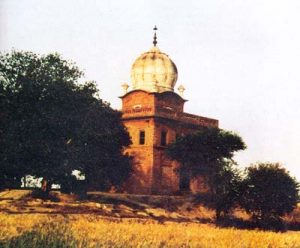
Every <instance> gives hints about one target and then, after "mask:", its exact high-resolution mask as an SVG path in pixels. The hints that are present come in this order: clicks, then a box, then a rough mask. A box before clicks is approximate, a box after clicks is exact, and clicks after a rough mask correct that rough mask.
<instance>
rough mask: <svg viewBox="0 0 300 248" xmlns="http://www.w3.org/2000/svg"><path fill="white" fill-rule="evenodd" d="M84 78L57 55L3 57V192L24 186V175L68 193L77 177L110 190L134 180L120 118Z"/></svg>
mask: <svg viewBox="0 0 300 248" xmlns="http://www.w3.org/2000/svg"><path fill="white" fill-rule="evenodd" d="M82 76H83V73H82V72H81V71H80V70H79V68H78V67H77V66H76V65H75V64H74V63H71V62H68V61H66V60H63V59H62V58H61V57H60V56H59V55H58V54H49V55H45V56H39V55H36V54H34V53H31V52H17V51H13V52H11V53H6V54H1V55H0V96H1V98H0V104H1V105H0V113H1V118H0V172H1V174H0V184H1V182H2V186H4V185H3V184H4V183H3V182H5V183H6V184H7V185H6V186H9V187H11V186H12V185H19V184H20V179H21V177H23V176H24V175H33V176H36V177H44V178H46V179H47V181H48V182H49V183H48V185H51V184H52V183H61V184H62V185H65V184H66V182H68V180H69V179H70V177H71V176H72V171H73V170H75V169H77V170H79V171H81V172H82V173H83V174H84V175H85V178H86V181H87V182H89V183H90V182H94V181H97V182H98V184H102V185H103V187H106V188H107V187H109V186H110V185H111V184H120V183H121V182H122V180H124V178H125V177H126V176H128V174H129V173H130V170H131V166H130V159H129V158H128V157H126V156H123V155H122V149H123V147H124V146H127V145H128V144H129V143H130V139H129V135H128V133H127V131H126V129H125V127H124V126H123V125H122V124H121V114H120V113H119V112H118V111H115V110H113V109H112V108H111V107H110V106H109V104H108V103H106V102H103V101H102V100H101V99H99V97H97V95H98V90H97V88H96V85H95V83H94V82H86V83H84V84H80V83H79V79H80V78H81V77H82ZM116 170H118V171H121V172H122V173H120V174H118V173H115V171H116ZM118 175H120V176H119V177H118ZM90 185H92V183H91V184H90ZM0 186H1V185H0Z"/></svg>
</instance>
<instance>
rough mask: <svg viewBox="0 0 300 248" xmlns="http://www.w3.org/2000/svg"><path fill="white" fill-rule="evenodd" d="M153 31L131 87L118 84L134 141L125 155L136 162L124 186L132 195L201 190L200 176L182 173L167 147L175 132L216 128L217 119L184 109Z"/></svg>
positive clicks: (171, 64) (174, 77) (170, 66)
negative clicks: (122, 92) (151, 39)
mask: <svg viewBox="0 0 300 248" xmlns="http://www.w3.org/2000/svg"><path fill="white" fill-rule="evenodd" d="M154 30H155V33H154V40H153V45H154V46H153V47H152V48H151V49H150V50H149V51H147V52H145V53H143V54H141V55H140V56H139V57H138V58H137V59H136V60H135V62H134V63H133V65H132V68H131V87H130V86H129V85H127V84H123V85H122V87H123V89H124V95H123V96H121V97H120V98H121V99H122V120H123V123H124V125H125V126H126V128H127V130H128V132H129V135H130V137H131V140H132V144H131V145H130V147H128V148H127V149H126V151H125V153H128V154H129V155H131V156H132V157H133V163H134V172H133V174H132V176H131V178H130V179H129V180H128V181H127V182H126V183H125V190H126V191H127V192H129V193H135V194H176V193H178V192H180V191H192V192H195V191H202V190H204V189H205V183H204V182H203V180H201V178H198V179H193V180H190V178H189V176H188V175H183V174H180V173H179V170H178V168H179V167H180V164H178V163H177V162H176V161H172V160H170V158H168V156H167V155H166V147H167V145H168V144H169V143H171V142H173V141H175V140H176V138H177V137H179V136H182V135H185V134H188V133H191V132H195V131H197V130H199V129H201V128H203V127H218V120H215V119H211V118H207V117H202V116H198V115H194V114H189V113H185V112H184V103H185V102H186V100H185V99H184V98H183V91H184V87H183V86H182V85H180V86H179V87H178V92H179V93H175V92H174V88H175V84H176V81H177V76H178V72H177V68H176V65H175V64H174V62H173V61H172V60H171V59H170V58H169V56H168V55H167V54H165V53H163V52H162V51H160V50H159V48H158V47H157V38H156V30H157V29H156V27H155V28H154Z"/></svg>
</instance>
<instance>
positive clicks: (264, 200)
mask: <svg viewBox="0 0 300 248" xmlns="http://www.w3.org/2000/svg"><path fill="white" fill-rule="evenodd" d="M243 184H244V190H243V193H242V206H243V207H244V208H245V209H246V211H247V212H249V213H251V214H252V216H253V217H254V218H255V219H263V220H267V219H269V218H271V217H275V218H278V217H280V216H283V215H284V214H286V213H290V212H292V211H293V209H294V208H295V207H296V206H297V201H298V200H299V195H298V193H299V184H298V183H297V181H296V180H295V178H293V177H291V176H290V175H289V173H288V172H287V171H286V170H285V169H284V168H282V167H281V166H280V164H278V163H257V164H254V165H252V166H250V167H249V168H247V176H246V178H245V180H244V183H243Z"/></svg>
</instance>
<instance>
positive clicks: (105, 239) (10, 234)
mask: <svg viewBox="0 0 300 248" xmlns="http://www.w3.org/2000/svg"><path fill="white" fill-rule="evenodd" d="M18 237H19V238H18ZM0 240H1V241H2V246H3V247H5V245H7V247H14V246H12V245H18V244H22V242H23V243H24V240H25V242H27V243H26V245H27V246H26V247H30V245H31V247H43V246H44V247H45V245H46V246H47V245H49V244H51V245H53V244H56V245H57V244H61V246H57V247H67V246H68V247H220V248H222V247H224V248H225V247H226V248H230V247H255V248H257V247H268V248H270V247H300V235H299V232H286V233H274V232H263V231H257V230H252V231H247V230H237V229H233V228H229V229H225V228H216V227H215V226H213V225H208V224H195V223H174V222H166V223H164V224H159V223H157V222H156V221H151V220H145V221H140V220H122V219H120V220H117V221H116V220H115V221H111V220H104V219H101V218H100V217H99V216H97V215H91V214H89V215H67V216H62V215H45V214H34V215H32V214H19V215H8V214H0ZM53 242H57V243H53ZM41 244H42V246H41ZM0 247H1V244H0ZM17 247H21V246H17ZM48 247H49V246H48Z"/></svg>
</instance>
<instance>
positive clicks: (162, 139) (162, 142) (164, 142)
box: [160, 130, 167, 146]
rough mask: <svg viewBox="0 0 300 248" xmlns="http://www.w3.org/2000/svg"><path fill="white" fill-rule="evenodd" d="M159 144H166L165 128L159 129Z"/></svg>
mask: <svg viewBox="0 0 300 248" xmlns="http://www.w3.org/2000/svg"><path fill="white" fill-rule="evenodd" d="M160 145H161V146H166V145H167V131H166V130H163V131H161V135H160Z"/></svg>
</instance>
